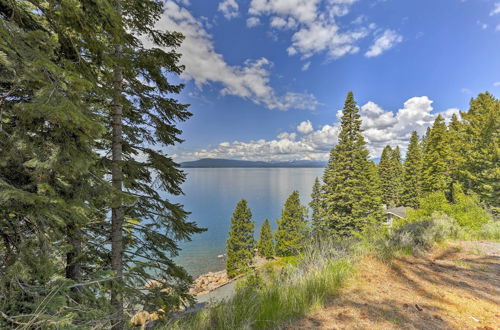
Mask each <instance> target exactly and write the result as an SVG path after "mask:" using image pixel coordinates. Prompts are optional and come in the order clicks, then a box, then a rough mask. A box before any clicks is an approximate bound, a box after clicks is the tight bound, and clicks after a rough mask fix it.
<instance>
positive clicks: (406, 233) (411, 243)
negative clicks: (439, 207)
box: [379, 212, 462, 256]
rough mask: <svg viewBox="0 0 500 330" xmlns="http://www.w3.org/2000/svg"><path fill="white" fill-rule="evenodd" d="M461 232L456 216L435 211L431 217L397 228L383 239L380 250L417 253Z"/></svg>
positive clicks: (383, 252)
mask: <svg viewBox="0 0 500 330" xmlns="http://www.w3.org/2000/svg"><path fill="white" fill-rule="evenodd" d="M461 232H462V230H461V228H460V226H459V225H458V222H457V221H456V220H455V219H454V218H452V217H450V216H448V215H446V214H444V213H441V212H434V213H433V214H432V215H431V217H430V219H422V220H417V221H413V222H407V223H404V224H402V225H401V226H400V227H399V228H396V229H395V230H394V231H393V232H392V233H390V234H389V237H388V238H387V239H385V240H382V246H380V247H379V251H380V252H382V255H383V256H388V255H391V254H394V253H396V252H403V253H406V254H411V253H413V254H417V253H421V252H423V251H425V250H427V249H429V248H430V247H431V246H432V244H434V243H436V242H442V241H443V240H445V239H446V238H457V237H459V236H460V235H461ZM379 244H380V243H379Z"/></svg>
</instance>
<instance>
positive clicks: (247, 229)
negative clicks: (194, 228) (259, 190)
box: [226, 199, 255, 278]
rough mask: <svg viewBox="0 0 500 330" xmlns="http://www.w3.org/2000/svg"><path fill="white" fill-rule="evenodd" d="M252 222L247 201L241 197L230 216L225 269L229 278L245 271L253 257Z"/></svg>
mask: <svg viewBox="0 0 500 330" xmlns="http://www.w3.org/2000/svg"><path fill="white" fill-rule="evenodd" d="M254 226H255V225H254V223H253V221H252V212H251V211H250V209H249V208H248V206H247V201H246V200H244V199H242V200H241V201H239V202H238V204H237V205H236V209H235V210H234V213H233V217H232V218H231V231H230V232H229V237H228V239H227V246H226V250H227V261H226V271H227V276H229V278H233V277H235V276H237V275H240V274H243V273H245V272H247V271H248V270H249V269H250V267H251V265H252V261H253V257H254V234H253V230H254Z"/></svg>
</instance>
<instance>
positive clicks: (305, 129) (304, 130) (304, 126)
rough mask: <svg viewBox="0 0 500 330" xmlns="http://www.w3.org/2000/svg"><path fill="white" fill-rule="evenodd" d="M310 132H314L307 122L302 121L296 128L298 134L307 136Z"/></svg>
mask: <svg viewBox="0 0 500 330" xmlns="http://www.w3.org/2000/svg"><path fill="white" fill-rule="evenodd" d="M312 131H314V129H313V126H312V123H311V122H310V121H309V120H307V121H303V122H301V123H300V124H299V126H297V132H299V133H300V134H309V133H311V132H312Z"/></svg>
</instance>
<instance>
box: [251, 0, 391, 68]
mask: <svg viewBox="0 0 500 330" xmlns="http://www.w3.org/2000/svg"><path fill="white" fill-rule="evenodd" d="M355 2H357V0H252V1H251V2H250V8H249V10H248V13H249V14H250V15H251V16H252V17H255V18H257V17H261V16H269V17H270V19H269V25H270V26H271V28H273V29H278V30H283V29H284V30H292V31H293V34H292V36H291V44H290V45H289V46H288V48H287V52H288V55H290V56H294V55H301V57H302V58H303V59H305V58H309V57H311V56H313V55H315V54H318V53H326V54H327V56H328V58H330V59H337V58H340V57H343V56H345V55H348V54H356V53H358V52H359V50H360V47H359V45H358V43H359V41H360V40H361V39H363V38H366V37H367V36H368V35H370V33H372V32H373V30H374V27H375V24H373V23H368V22H366V17H365V16H358V17H357V18H356V19H354V20H353V21H352V23H353V24H351V25H350V26H347V27H343V28H342V27H341V26H340V24H339V22H338V21H339V19H340V18H341V17H343V16H346V15H347V14H349V12H350V9H351V6H352V5H353V4H354V3H355ZM363 25H366V26H363ZM382 41H383V40H381V41H380V42H382ZM380 42H379V43H380ZM393 42H394V41H393ZM382 46H383V45H382ZM382 46H379V49H380V47H382ZM380 53H382V51H381V52H380Z"/></svg>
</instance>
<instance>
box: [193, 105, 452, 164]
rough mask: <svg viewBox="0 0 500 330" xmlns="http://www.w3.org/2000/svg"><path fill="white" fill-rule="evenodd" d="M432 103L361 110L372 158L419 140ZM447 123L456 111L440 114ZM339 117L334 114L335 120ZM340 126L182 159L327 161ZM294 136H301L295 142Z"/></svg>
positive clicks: (301, 129)
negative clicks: (415, 137) (416, 136)
mask: <svg viewBox="0 0 500 330" xmlns="http://www.w3.org/2000/svg"><path fill="white" fill-rule="evenodd" d="M432 103H433V101H432V100H430V99H429V98H428V97H427V96H420V97H412V98H410V99H408V100H407V101H406V102H405V103H404V104H403V107H402V108H400V109H398V110H397V111H394V112H393V111H388V110H384V109H382V108H381V107H380V106H379V105H377V104H376V103H374V102H368V103H366V104H364V105H363V106H361V107H360V114H361V120H362V122H363V123H362V129H363V130H364V131H363V135H364V136H365V138H366V141H367V143H368V150H369V151H370V155H371V157H380V154H381V153H382V150H383V148H384V147H385V146H386V145H391V146H393V147H394V146H399V147H400V148H402V150H403V152H404V151H405V150H406V147H407V145H408V141H409V139H410V136H411V133H412V132H413V131H417V133H418V134H419V135H420V136H422V135H423V134H424V133H425V131H426V129H427V127H430V126H432V124H433V122H434V120H435V119H436V117H437V115H438V113H432V111H433V107H432ZM439 114H441V116H443V117H444V118H445V121H446V122H449V121H450V119H451V117H452V115H453V114H457V115H459V114H460V112H459V110H458V109H455V108H453V109H448V110H445V111H442V112H440V113H439ZM341 115H342V113H341V111H339V112H338V113H337V118H339V117H340V116H341ZM339 132H340V123H339V122H338V121H337V122H336V123H333V124H330V125H323V126H322V127H321V128H319V129H317V130H314V128H313V125H312V123H311V122H310V121H303V122H301V123H299V124H298V125H297V127H296V130H295V131H294V132H283V133H281V134H279V135H278V136H277V138H276V139H273V140H263V139H261V140H254V141H250V142H241V141H234V142H224V143H221V144H219V145H218V146H216V147H215V148H211V149H203V150H199V151H197V152H193V153H189V154H185V155H183V158H185V159H196V158H204V157H210V158H237V159H247V160H296V159H308V160H327V159H328V155H329V151H330V149H331V148H332V147H333V146H334V145H335V144H336V143H337V141H338V134H339ZM297 133H299V134H300V138H298V136H297Z"/></svg>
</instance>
